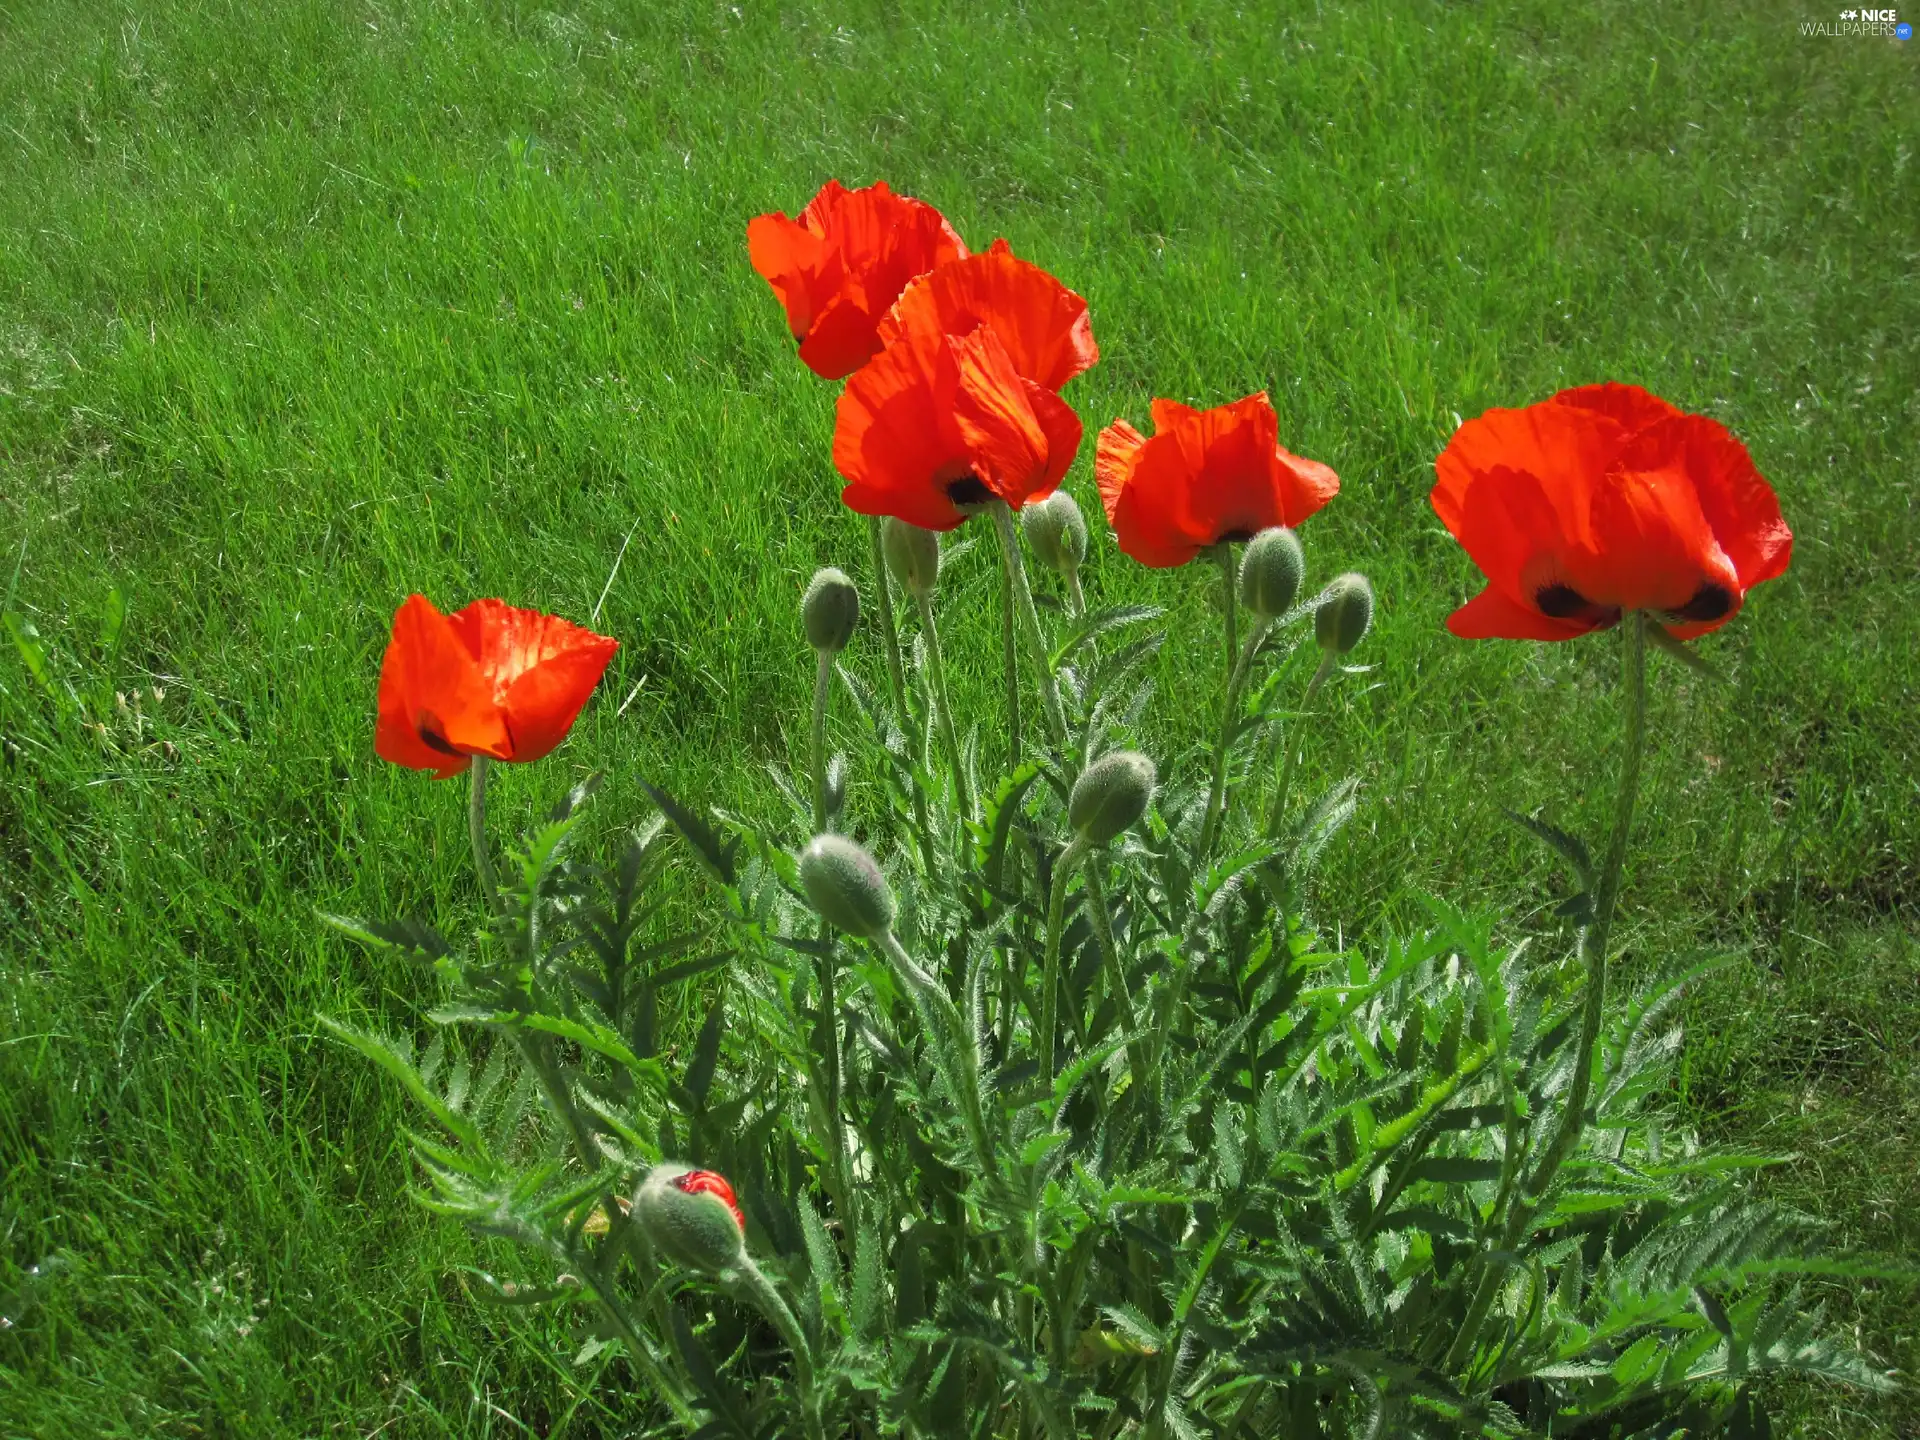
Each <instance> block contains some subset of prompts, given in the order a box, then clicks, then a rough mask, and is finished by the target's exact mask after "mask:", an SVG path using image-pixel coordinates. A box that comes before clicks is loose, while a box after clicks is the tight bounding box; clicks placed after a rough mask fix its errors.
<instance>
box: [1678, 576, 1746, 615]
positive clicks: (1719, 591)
mask: <svg viewBox="0 0 1920 1440" xmlns="http://www.w3.org/2000/svg"><path fill="white" fill-rule="evenodd" d="M1731 609H1733V592H1732V591H1731V590H1729V589H1727V587H1726V586H1724V585H1715V584H1714V583H1713V582H1712V581H1708V582H1707V583H1706V584H1705V585H1702V586H1701V587H1700V588H1699V589H1698V590H1696V591H1694V592H1693V598H1692V599H1691V600H1689V601H1687V603H1686V604H1684V605H1682V606H1681V607H1680V608H1679V609H1678V610H1669V611H1668V612H1667V615H1668V617H1669V618H1671V619H1674V620H1691V621H1694V622H1696V623H1705V622H1706V621H1709V620H1720V619H1724V618H1725V616H1726V614H1727V612H1728V611H1730V610H1731Z"/></svg>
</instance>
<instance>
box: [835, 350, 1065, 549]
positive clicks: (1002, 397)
mask: <svg viewBox="0 0 1920 1440" xmlns="http://www.w3.org/2000/svg"><path fill="white" fill-rule="evenodd" d="M1042 396H1044V397H1045V398H1044V399H1043V398H1042ZM1063 412H1064V413H1063ZM1079 440H1080V431H1079V421H1078V419H1077V417H1074V416H1073V415H1072V414H1071V412H1070V411H1069V410H1067V407H1066V406H1065V403H1064V402H1062V401H1060V400H1059V398H1058V397H1057V396H1054V395H1052V394H1051V392H1042V391H1039V390H1038V389H1037V387H1034V386H1032V385H1030V384H1029V383H1028V382H1026V381H1024V380H1023V379H1022V378H1021V377H1020V376H1019V375H1018V374H1016V373H1015V372H1014V370H1013V366H1012V363H1011V361H1010V359H1009V357H1008V356H1007V353H1006V348H1005V347H1004V346H1003V345H1002V344H1001V343H1000V340H999V337H998V336H997V335H996V334H995V332H994V331H993V329H992V327H990V326H984V325H983V326H981V327H979V328H978V329H976V330H974V331H973V332H972V333H971V334H968V335H964V336H959V337H955V336H952V335H946V334H929V333H925V332H915V333H913V334H911V335H902V336H901V337H900V338H899V339H898V340H896V341H895V342H894V343H893V344H891V345H889V346H888V347H887V348H886V349H885V350H883V351H881V353H880V354H879V355H876V356H875V357H874V358H873V359H872V360H870V361H868V362H867V363H866V364H865V365H863V366H862V367H861V368H860V370H859V371H858V372H857V373H856V374H855V375H854V376H853V378H852V379H851V380H849V381H848V382H847V388H846V390H845V392H844V393H843V394H842V395H841V397H840V403H839V407H838V410H837V412H836V416H835V425H834V441H833V462H834V467H835V468H836V469H837V470H839V472H840V474H841V475H842V476H843V477H844V478H845V479H846V480H847V482H848V483H847V487H846V489H845V490H843V491H842V492H841V499H842V500H844V501H845V502H846V504H847V506H848V508H850V509H852V510H855V511H858V512H859V513H861V514H864V515H893V516H896V517H898V518H899V519H902V520H905V521H907V522H908V523H909V524H912V525H918V526H920V527H921V528H923V529H927V530H951V529H952V528H953V527H954V526H956V525H958V524H960V522H961V521H962V520H964V519H965V518H966V512H965V511H963V510H962V509H961V508H960V506H961V505H963V504H964V505H972V504H976V503H978V502H979V501H982V500H985V499H988V498H990V497H992V496H998V497H999V498H1000V499H1002V500H1005V501H1006V502H1007V504H1009V505H1011V506H1013V507H1014V508H1015V509H1018V508H1020V507H1021V506H1022V505H1024V504H1026V503H1027V501H1029V500H1032V499H1036V498H1038V497H1040V496H1042V495H1045V494H1047V493H1049V492H1050V491H1051V490H1052V489H1053V488H1054V486H1055V485H1057V484H1058V483H1059V477H1060V476H1061V475H1062V474H1064V473H1065V471H1066V468H1067V466H1068V465H1069V464H1071V463H1072V460H1073V451H1074V449H1076V448H1077V447H1078V445H1079Z"/></svg>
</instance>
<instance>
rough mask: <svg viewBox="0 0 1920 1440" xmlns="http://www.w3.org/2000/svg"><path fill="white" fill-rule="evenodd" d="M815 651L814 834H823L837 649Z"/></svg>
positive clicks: (825, 822) (825, 819) (825, 821)
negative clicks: (830, 699) (829, 707)
mask: <svg viewBox="0 0 1920 1440" xmlns="http://www.w3.org/2000/svg"><path fill="white" fill-rule="evenodd" d="M813 653H814V659H815V661H816V662H817V663H816V664H815V666H814V672H813V746H812V753H813V833H814V834H816V835H821V834H824V833H825V832H826V828H827V688H828V686H830V685H831V684H832V683H833V652H832V651H831V650H816V651H814V652H813Z"/></svg>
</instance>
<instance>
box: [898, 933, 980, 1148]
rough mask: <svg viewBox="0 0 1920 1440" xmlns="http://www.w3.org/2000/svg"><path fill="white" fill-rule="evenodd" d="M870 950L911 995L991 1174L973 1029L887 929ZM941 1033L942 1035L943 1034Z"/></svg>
mask: <svg viewBox="0 0 1920 1440" xmlns="http://www.w3.org/2000/svg"><path fill="white" fill-rule="evenodd" d="M873 944H874V948H876V949H877V950H879V952H880V953H881V954H882V955H884V956H885V957H886V958H887V962H888V963H889V964H891V965H892V966H893V970H894V973H895V974H896V975H897V976H898V977H899V979H900V983H901V984H903V985H905V986H906V987H907V989H908V990H909V991H910V992H911V993H912V995H913V997H914V1001H915V1005H916V1008H917V1009H919V1011H920V1012H921V1016H922V1023H923V1024H925V1025H926V1026H927V1029H928V1031H929V1032H931V1035H932V1038H933V1040H934V1044H935V1046H936V1048H937V1049H938V1051H939V1053H940V1059H941V1063H942V1067H943V1068H944V1069H945V1070H946V1072H947V1076H946V1078H947V1088H948V1089H950V1090H952V1091H953V1092H954V1096H955V1098H956V1099H957V1100H958V1101H959V1103H960V1117H961V1119H962V1121H963V1122H964V1123H965V1124H966V1127H967V1138H968V1140H969V1141H971V1142H972V1144H973V1151H974V1159H975V1160H976V1161H977V1162H978V1163H979V1165H980V1173H981V1174H982V1175H990V1174H992V1173H993V1144H992V1141H991V1140H990V1139H989V1138H988V1136H987V1122H986V1116H985V1114H984V1113H983V1112H982V1110H981V1108H980V1047H979V1042H978V1039H977V1037H976V1036H975V1035H974V1033H973V1027H972V1026H971V1025H969V1024H967V1023H966V1021H965V1020H964V1019H963V1018H962V1017H961V1014H960V1007H959V1006H957V1005H955V1004H954V1003H953V998H952V997H951V996H950V995H948V994H947V992H946V991H945V990H944V989H942V988H941V986H940V982H939V981H937V980H935V979H934V978H933V976H931V975H929V974H928V973H927V972H926V971H925V970H923V969H921V968H920V965H919V963H918V962H917V961H915V960H914V958H913V957H912V956H911V955H909V954H907V952H906V949H905V947H903V946H902V945H901V944H900V942H899V940H897V939H896V938H895V937H894V934H893V932H892V931H891V930H889V931H886V932H885V933H883V934H881V935H879V936H876V937H875V938H874V940H873ZM942 1032H944V1033H942Z"/></svg>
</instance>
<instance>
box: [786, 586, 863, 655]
mask: <svg viewBox="0 0 1920 1440" xmlns="http://www.w3.org/2000/svg"><path fill="white" fill-rule="evenodd" d="M800 618H801V620H802V621H803V622H804V623H805V625H806V628H807V643H808V644H809V645H811V646H813V648H814V649H816V650H825V651H826V652H828V653H829V654H833V655H837V654H839V653H840V652H841V651H842V650H844V649H846V648H847V641H849V640H851V639H852V638H853V627H854V623H855V622H856V621H858V620H859V618H860V592H859V591H858V590H856V589H854V588H853V582H852V581H851V580H849V579H848V578H847V577H846V576H845V575H844V574H842V573H841V572H840V571H838V570H835V569H833V568H832V567H831V566H829V567H828V568H826V569H824V570H816V571H814V572H813V580H812V582H811V583H810V584H809V585H808V586H807V593H806V595H805V597H804V598H803V599H802V600H801V601H800Z"/></svg>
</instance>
